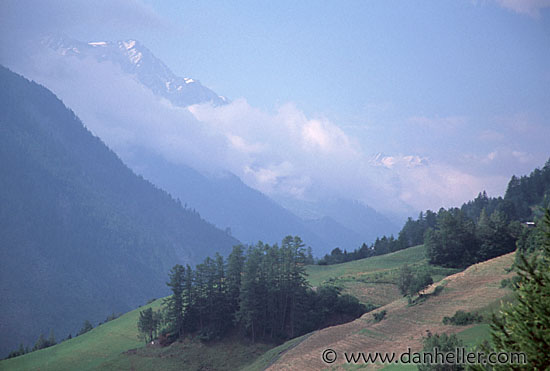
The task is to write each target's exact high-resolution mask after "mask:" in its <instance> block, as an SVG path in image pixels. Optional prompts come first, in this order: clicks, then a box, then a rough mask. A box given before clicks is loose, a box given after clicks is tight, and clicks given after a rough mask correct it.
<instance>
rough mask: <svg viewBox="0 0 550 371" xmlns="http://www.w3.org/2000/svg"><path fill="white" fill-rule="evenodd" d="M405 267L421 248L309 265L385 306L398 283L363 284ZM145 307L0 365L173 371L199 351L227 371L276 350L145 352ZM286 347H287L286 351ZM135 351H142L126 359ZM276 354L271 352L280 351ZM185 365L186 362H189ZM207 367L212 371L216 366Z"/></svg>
mask: <svg viewBox="0 0 550 371" xmlns="http://www.w3.org/2000/svg"><path fill="white" fill-rule="evenodd" d="M404 263H408V264H411V265H414V264H417V265H423V264H425V258H424V249H423V247H422V246H416V247H412V248H410V249H406V250H402V251H398V252H395V253H392V254H388V255H383V256H378V257H373V258H367V259H362V260H357V261H353V262H349V263H344V264H338V265H331V266H308V267H307V271H308V274H309V275H310V277H309V279H310V282H311V284H312V285H313V286H318V285H319V284H320V283H322V282H324V281H328V280H331V282H333V283H334V284H338V285H342V287H343V288H344V290H345V291H348V290H349V291H351V292H358V291H359V290H364V291H369V290H370V291H369V295H368V298H369V300H368V301H370V302H381V303H385V302H389V301H391V300H393V299H394V294H391V295H388V294H387V292H388V290H387V287H388V286H391V287H392V291H391V292H392V293H395V292H397V289H396V288H395V284H394V283H387V282H381V283H376V282H364V281H365V280H366V279H368V278H369V277H371V276H370V275H373V274H379V275H380V274H385V275H394V273H395V270H396V269H398V268H399V267H400V266H401V265H403V264H404ZM373 277H374V276H373ZM371 278H372V277H371ZM354 285H355V286H354ZM397 295H398V294H397ZM363 297H365V295H363ZM151 305H152V306H154V307H158V306H160V300H157V301H156V302H154V303H153V304H151ZM144 308H146V307H142V308H139V309H137V310H134V311H132V312H129V313H126V314H125V315H123V316H121V317H120V318H117V319H115V320H114V321H111V322H108V323H106V324H104V325H102V326H100V327H98V328H96V329H94V330H93V331H91V332H89V333H87V334H84V335H82V336H80V337H78V338H74V339H72V340H69V341H65V342H63V343H61V344H59V345H57V346H55V347H52V348H47V349H44V350H41V351H38V352H33V353H30V354H27V355H25V356H23V357H18V358H15V359H11V360H6V361H2V362H0V369H6V368H7V369H20V370H23V369H25V370H27V369H31V370H32V369H38V368H40V369H41V370H60V369H74V368H75V367H76V366H77V365H78V368H83V369H86V368H87V369H98V368H99V369H102V368H103V369H110V368H112V367H116V368H118V369H124V368H126V367H127V366H128V365H133V366H132V367H134V368H136V369H140V368H141V369H147V368H148V365H150V362H152V361H151V360H152V359H154V360H155V361H154V362H161V363H162V367H163V369H164V368H165V369H170V368H171V367H175V368H177V367H179V366H178V365H181V362H184V359H187V360H189V359H191V358H193V357H192V355H193V354H195V352H197V351H199V355H200V354H207V353H208V352H212V354H217V358H218V359H223V356H221V355H222V354H229V355H230V356H231V360H232V361H231V362H232V363H231V362H230V363H228V362H229V360H228V359H225V361H224V362H221V364H222V365H223V364H225V365H227V367H229V365H231V366H234V367H236V366H239V367H240V366H241V365H245V364H246V363H248V362H251V361H253V360H254V359H255V358H257V357H258V356H259V355H260V354H262V353H264V352H265V351H267V350H268V349H270V348H272V347H273V345H272V344H267V345H266V344H263V345H262V344H256V345H255V346H254V347H252V348H251V347H250V344H246V343H240V342H237V341H234V339H232V340H229V341H227V342H222V343H217V344H212V345H210V346H209V347H205V346H203V345H201V344H199V343H184V344H183V345H181V344H174V345H173V346H171V347H168V348H164V349H150V348H147V349H145V348H144V346H143V343H142V342H140V341H138V339H137V328H136V323H137V319H138V316H139V310H143V309H144ZM293 342H296V340H293V341H291V343H290V344H293ZM287 346H288V345H283V348H284V347H287ZM134 348H140V349H139V350H138V351H135V352H130V353H125V354H122V353H123V352H125V351H127V350H130V349H134ZM142 348H143V349H142ZM276 349H277V348H276ZM276 349H274V350H273V351H274V352H277V350H276ZM198 358H201V357H200V356H199V357H198ZM202 358H205V357H202ZM214 358H216V357H214ZM264 358H266V359H270V357H269V354H266V355H265V356H264ZM239 360H240V361H239ZM184 363H188V361H187V362H184ZM159 364H160V363H159ZM189 366H191V365H189ZM194 366H196V367H195V368H196V369H198V368H200V367H199V366H201V365H200V364H198V363H195V364H194ZM207 366H210V367H212V366H214V365H212V364H210V365H207ZM128 367H130V366H128Z"/></svg>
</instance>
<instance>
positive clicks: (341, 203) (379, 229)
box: [278, 198, 399, 250]
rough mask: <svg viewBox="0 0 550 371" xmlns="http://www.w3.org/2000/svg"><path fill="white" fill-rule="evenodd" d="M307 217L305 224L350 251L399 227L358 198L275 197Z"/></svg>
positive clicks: (295, 211)
mask: <svg viewBox="0 0 550 371" xmlns="http://www.w3.org/2000/svg"><path fill="white" fill-rule="evenodd" d="M278 201H279V202H280V203H281V204H282V205H283V206H285V207H287V208H288V209H289V210H291V211H292V212H294V213H295V214H296V215H298V216H300V217H301V218H302V219H304V220H307V225H308V226H309V227H310V228H311V229H312V230H313V231H314V232H315V233H317V234H319V235H320V236H321V237H323V238H325V239H329V240H330V239H335V238H336V240H338V241H340V244H339V247H342V248H346V249H348V250H350V249H351V250H353V249H355V248H357V247H359V246H361V244H362V243H363V242H366V243H371V242H373V241H374V240H375V239H376V238H377V237H380V236H382V235H388V236H389V235H391V234H397V232H399V227H398V226H397V224H395V223H394V222H393V221H391V220H389V219H388V218H387V217H386V216H384V215H382V214H380V213H379V212H377V211H376V210H374V209H373V208H372V207H370V206H368V205H365V204H363V203H362V202H360V201H356V200H349V199H341V198H335V199H325V200H323V201H322V202H307V201H296V200H289V199H279V200H278Z"/></svg>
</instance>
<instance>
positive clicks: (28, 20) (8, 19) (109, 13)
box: [0, 0, 167, 48]
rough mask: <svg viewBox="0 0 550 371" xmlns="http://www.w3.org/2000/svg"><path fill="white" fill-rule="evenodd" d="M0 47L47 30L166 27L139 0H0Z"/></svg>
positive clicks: (125, 30) (124, 30)
mask: <svg viewBox="0 0 550 371" xmlns="http://www.w3.org/2000/svg"><path fill="white" fill-rule="evenodd" d="M0 14H2V22H0V41H1V45H2V47H3V48H4V47H9V48H11V47H14V45H16V44H18V43H21V42H25V41H28V40H33V39H36V38H39V37H42V36H44V35H50V34H70V33H74V32H77V33H79V34H81V35H82V34H83V33H86V35H87V37H89V38H93V37H94V35H95V34H98V33H104V32H105V31H107V30H110V31H116V32H122V33H128V32H130V33H136V32H137V31H139V30H142V29H149V30H150V29H155V28H164V27H166V26H165V25H166V23H167V22H166V20H164V19H162V18H161V17H160V16H159V15H158V14H157V13H156V12H155V11H154V10H153V9H152V8H151V7H150V6H148V5H145V4H144V3H143V2H141V1H139V0H95V1H88V0H56V1H40V0H3V1H1V2H0Z"/></svg>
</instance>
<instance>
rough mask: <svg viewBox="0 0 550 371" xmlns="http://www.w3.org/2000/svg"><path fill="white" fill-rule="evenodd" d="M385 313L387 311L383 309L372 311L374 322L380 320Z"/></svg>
mask: <svg viewBox="0 0 550 371" xmlns="http://www.w3.org/2000/svg"><path fill="white" fill-rule="evenodd" d="M386 313H387V312H386V310H385V309H384V310H383V311H380V312H377V313H373V314H372V316H373V317H374V322H380V321H382V320H383V319H384V318H385V317H386Z"/></svg>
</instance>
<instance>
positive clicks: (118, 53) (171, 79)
mask: <svg viewBox="0 0 550 371" xmlns="http://www.w3.org/2000/svg"><path fill="white" fill-rule="evenodd" d="M43 44H45V45H46V46H48V47H49V48H51V49H53V50H55V51H57V52H58V53H60V54H62V55H68V56H76V57H79V58H94V59H96V60H97V61H99V62H111V63H114V64H116V65H118V66H120V68H121V70H122V71H124V72H126V73H128V74H131V75H134V76H135V77H136V78H137V80H138V81H139V82H141V83H142V84H143V85H144V86H146V87H147V88H149V89H151V91H152V92H153V93H154V94H156V95H159V96H161V97H163V98H166V99H168V100H169V101H170V102H172V103H173V104H175V105H177V106H182V107H185V106H189V105H192V104H197V103H206V102H210V103H212V104H214V105H221V104H225V103H227V102H228V100H227V99H226V98H225V97H222V96H220V95H217V94H216V93H214V92H213V91H212V90H210V89H208V88H207V87H205V86H203V85H202V84H201V83H200V82H199V81H198V80H195V79H192V78H189V77H179V76H176V75H175V74H174V73H173V72H172V71H171V70H170V69H169V68H168V67H167V66H166V65H165V64H164V63H163V62H162V61H161V60H160V59H158V58H157V57H155V56H154V55H153V53H151V51H150V50H149V49H147V48H146V47H145V46H143V45H142V44H140V43H139V42H138V41H136V40H125V41H117V42H108V41H96V42H89V43H84V42H80V41H76V40H72V39H68V38H66V37H48V38H46V39H44V40H43Z"/></svg>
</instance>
